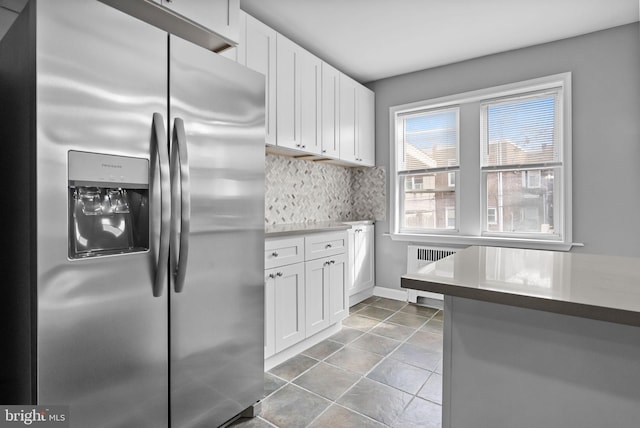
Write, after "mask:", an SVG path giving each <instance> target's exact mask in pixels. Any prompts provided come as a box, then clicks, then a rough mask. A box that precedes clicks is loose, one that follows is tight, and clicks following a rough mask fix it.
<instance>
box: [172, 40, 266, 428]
mask: <svg viewBox="0 0 640 428" xmlns="http://www.w3.org/2000/svg"><path fill="white" fill-rule="evenodd" d="M169 50H170V54H169V56H170V62H169V64H170V67H169V70H170V71H169V74H170V93H171V95H170V117H171V120H170V127H171V135H172V142H171V144H172V154H173V155H172V161H173V162H174V164H173V165H172V168H173V171H174V181H173V189H174V199H173V201H174V207H175V210H174V213H175V215H176V216H177V217H178V218H174V220H175V221H174V224H173V225H174V232H175V234H176V235H175V236H174V239H173V240H172V245H173V246H172V257H171V259H172V260H173V264H172V269H171V277H172V283H171V287H170V288H171V301H170V331H171V336H170V361H171V423H172V426H175V427H183V428H187V427H212V426H218V425H220V424H221V423H223V422H225V421H226V420H228V419H229V418H231V417H233V416H234V415H236V414H237V413H239V412H241V411H243V410H244V409H246V408H247V407H249V406H251V405H253V404H254V403H255V402H256V401H258V400H259V399H261V398H262V393H263V372H264V360H263V349H264V344H263V341H264V333H263V332H264V328H263V325H264V324H263V323H264V278H263V269H264V261H263V257H264V138H265V134H264V110H265V109H264V99H265V98H264V76H262V75H260V74H258V73H255V72H253V71H250V70H248V69H246V68H244V67H242V66H240V65H238V64H236V63H234V62H232V61H229V60H228V59H226V58H223V57H221V56H219V55H217V54H214V53H212V52H209V51H207V50H204V49H202V48H200V47H197V46H195V45H192V44H190V43H188V42H185V41H183V40H181V39H178V38H174V37H171V38H170V49H169ZM181 128H184V133H182V131H181ZM176 144H181V145H182V147H183V150H182V153H183V156H178V155H179V153H180V150H174V149H176V147H175V145H176ZM184 148H186V152H187V153H188V165H186V159H185V158H184ZM178 157H179V158H180V162H182V165H180V168H177V169H176V165H175V162H178V160H177V158H178ZM180 177H182V182H181V181H180ZM187 195H188V197H187ZM185 203H186V204H187V206H185ZM187 228H188V231H187ZM178 233H182V235H183V236H178ZM184 235H187V236H186V237H185V236H184ZM180 238H182V239H180ZM185 238H186V239H185ZM185 245H188V254H186V253H187V248H186V247H185ZM185 256H186V257H187V259H186V260H185ZM178 260H182V262H181V263H180V262H179V261H178ZM180 264H182V265H183V266H184V268H186V271H179V272H176V269H178V266H179V265H180ZM183 274H184V282H183V283H182V282H181V280H182V275H183ZM176 289H177V290H178V292H176Z"/></svg>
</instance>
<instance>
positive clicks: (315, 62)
mask: <svg viewBox="0 0 640 428" xmlns="http://www.w3.org/2000/svg"><path fill="white" fill-rule="evenodd" d="M298 55H299V57H300V62H299V67H298V69H297V70H296V73H297V74H298V76H297V78H298V79H299V80H300V107H299V108H300V113H299V114H300V149H302V150H304V151H305V152H308V153H313V154H320V152H321V151H322V144H321V133H320V125H321V123H322V119H321V114H320V113H321V104H320V91H321V79H322V69H321V68H322V61H320V59H319V58H318V57H316V56H314V55H312V54H311V53H310V52H307V51H305V50H304V49H302V48H298Z"/></svg>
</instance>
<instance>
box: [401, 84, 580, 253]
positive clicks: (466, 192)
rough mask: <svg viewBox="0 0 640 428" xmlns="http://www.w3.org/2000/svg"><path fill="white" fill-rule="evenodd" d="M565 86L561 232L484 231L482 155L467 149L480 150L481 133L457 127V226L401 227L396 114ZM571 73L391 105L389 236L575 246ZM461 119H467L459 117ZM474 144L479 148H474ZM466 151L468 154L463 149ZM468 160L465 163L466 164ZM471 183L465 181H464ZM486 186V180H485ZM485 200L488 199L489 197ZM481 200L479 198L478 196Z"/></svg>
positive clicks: (558, 219)
mask: <svg viewBox="0 0 640 428" xmlns="http://www.w3.org/2000/svg"><path fill="white" fill-rule="evenodd" d="M558 86H561V87H562V88H563V90H562V103H561V112H560V117H561V118H562V127H561V133H562V141H561V143H560V147H559V149H560V150H561V158H562V159H563V168H562V174H561V175H562V176H561V177H557V178H555V180H556V186H555V189H556V190H559V191H560V192H561V193H562V195H561V197H560V198H559V200H558V202H557V203H558V205H559V206H558V207H556V208H557V209H558V212H559V215H557V216H556V217H554V223H555V224H554V226H555V227H556V228H558V230H559V233H558V235H554V236H550V237H546V236H542V235H540V236H517V235H514V236H504V235H499V236H494V235H488V234H483V231H482V229H483V226H482V225H483V224H486V216H487V207H486V200H484V201H483V200H482V199H483V197H482V196H481V197H480V198H478V194H480V195H486V193H485V192H484V191H483V189H482V186H483V181H485V180H482V178H483V177H482V175H481V173H480V162H481V159H479V158H478V159H476V160H475V162H476V164H475V165H470V164H469V162H473V161H472V160H469V159H470V157H469V155H468V153H473V152H476V151H477V150H478V149H477V147H478V146H479V145H480V144H479V140H480V135H477V136H471V137H467V136H461V134H462V133H463V132H464V131H463V130H460V129H459V132H458V135H459V137H458V138H459V145H458V159H459V164H458V165H459V169H458V170H457V173H456V174H457V175H458V176H457V177H456V208H457V209H456V223H457V225H456V229H453V230H452V229H445V230H435V231H432V230H429V231H425V232H424V233H419V232H418V231H410V232H400V229H399V224H400V215H401V214H400V212H399V211H398V209H399V207H400V200H399V198H400V196H401V195H400V193H401V192H399V191H398V190H399V189H398V187H397V186H398V180H399V176H398V174H397V169H396V168H397V162H396V160H397V158H396V157H397V156H398V141H401V138H402V135H401V134H402V132H403V130H402V129H400V127H399V126H397V124H398V117H400V116H402V115H406V114H408V113H411V112H419V111H424V110H432V109H444V108H447V107H456V106H461V105H464V104H470V103H478V104H479V103H480V102H481V101H484V100H489V99H493V98H500V97H508V96H513V95H515V94H522V93H526V92H535V91H540V90H544V89H549V88H554V87H558ZM571 99H572V96H571V73H570V72H567V73H560V74H555V75H551V76H545V77H540V78H537V79H531V80H527V81H522V82H515V83H510V84H506V85H500V86H495V87H491V88H485V89H480V90H476V91H470V92H465V93H461V94H456V95H451V96H445V97H440V98H435V99H430V100H425V101H418V102H413V103H408V104H402V105H397V106H392V107H390V109H389V120H390V170H389V184H390V187H389V189H390V195H389V204H390V206H389V220H390V230H389V236H390V237H391V239H393V240H397V241H412V242H428V243H432V244H444V245H493V246H496V245H497V246H505V247H520V248H533V249H552V250H563V251H566V250H569V249H571V246H572V245H573V242H572V239H573V236H572V193H571V189H572V181H571V177H572V167H571V159H572V156H571V146H572V141H571V134H572V126H571ZM458 120H459V122H462V121H463V120H464V119H462V118H460V117H459V119H458ZM471 145H475V147H473V148H471ZM463 152H464V154H463ZM474 157H475V156H474ZM465 160H466V162H467V163H465ZM465 183H467V186H463V185H464V184H465ZM484 185H485V186H486V184H484ZM485 199H486V198H485ZM478 200H479V201H478Z"/></svg>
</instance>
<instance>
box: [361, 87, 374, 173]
mask: <svg viewBox="0 0 640 428" xmlns="http://www.w3.org/2000/svg"><path fill="white" fill-rule="evenodd" d="M375 102H376V99H375V94H374V92H373V91H372V90H370V89H369V88H365V87H364V86H359V87H358V121H357V130H358V133H359V135H358V155H359V158H360V162H361V163H362V164H363V165H364V166H374V165H375V163H376V140H375Z"/></svg>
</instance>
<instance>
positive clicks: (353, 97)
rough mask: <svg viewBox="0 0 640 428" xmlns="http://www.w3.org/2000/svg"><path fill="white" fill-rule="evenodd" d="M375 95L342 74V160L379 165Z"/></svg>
mask: <svg viewBox="0 0 640 428" xmlns="http://www.w3.org/2000/svg"><path fill="white" fill-rule="evenodd" d="M374 107H375V97H374V94H373V91H371V90H369V89H367V88H365V87H364V86H362V85H361V84H359V83H358V82H356V81H355V80H353V79H351V78H350V77H348V76H346V75H344V74H342V73H341V74H340V125H339V128H340V159H341V160H344V161H347V162H351V163H355V164H358V165H362V166H373V165H374V164H375V139H374Z"/></svg>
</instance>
